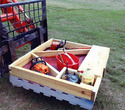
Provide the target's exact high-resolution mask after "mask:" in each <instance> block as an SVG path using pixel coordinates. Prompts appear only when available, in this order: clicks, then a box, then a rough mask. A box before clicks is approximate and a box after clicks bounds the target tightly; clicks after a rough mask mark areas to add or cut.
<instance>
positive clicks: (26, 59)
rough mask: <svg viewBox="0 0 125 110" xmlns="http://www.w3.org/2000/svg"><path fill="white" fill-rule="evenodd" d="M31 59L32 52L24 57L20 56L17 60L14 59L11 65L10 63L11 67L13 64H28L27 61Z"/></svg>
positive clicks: (20, 65)
mask: <svg viewBox="0 0 125 110" xmlns="http://www.w3.org/2000/svg"><path fill="white" fill-rule="evenodd" d="M30 61H31V54H30V53H28V54H26V55H24V56H22V57H20V58H19V59H17V60H16V61H14V62H13V63H12V64H11V65H9V68H10V67H11V66H19V67H22V66H24V65H26V64H27V63H29V62H30Z"/></svg>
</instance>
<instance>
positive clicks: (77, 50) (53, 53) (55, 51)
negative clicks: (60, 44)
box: [34, 49, 90, 57]
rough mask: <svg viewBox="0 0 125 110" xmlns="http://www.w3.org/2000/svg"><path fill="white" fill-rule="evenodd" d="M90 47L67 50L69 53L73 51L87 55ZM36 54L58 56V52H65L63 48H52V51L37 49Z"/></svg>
mask: <svg viewBox="0 0 125 110" xmlns="http://www.w3.org/2000/svg"><path fill="white" fill-rule="evenodd" d="M89 51H90V49H75V50H65V52H67V53H72V54H74V55H86V54H87V53H88V52H89ZM34 53H35V54H36V55H38V56H41V57H45V56H46V57H49V56H56V55H57V54H58V53H64V52H63V50H52V51H36V52H34Z"/></svg>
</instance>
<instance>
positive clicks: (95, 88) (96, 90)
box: [92, 77, 102, 101]
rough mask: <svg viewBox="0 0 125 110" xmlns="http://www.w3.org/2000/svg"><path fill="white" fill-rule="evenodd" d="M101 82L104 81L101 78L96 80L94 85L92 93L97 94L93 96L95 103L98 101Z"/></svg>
mask: <svg viewBox="0 0 125 110" xmlns="http://www.w3.org/2000/svg"><path fill="white" fill-rule="evenodd" d="M101 81H102V78H100V77H97V78H96V81H95V84H94V88H93V90H92V92H93V93H95V95H94V96H93V99H92V100H93V101H95V99H96V96H97V93H98V90H99V87H100V84H101Z"/></svg>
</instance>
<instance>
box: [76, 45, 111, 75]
mask: <svg viewBox="0 0 125 110" xmlns="http://www.w3.org/2000/svg"><path fill="white" fill-rule="evenodd" d="M109 51H110V49H109V48H106V47H100V46H95V45H94V46H92V48H91V51H89V53H88V54H87V56H86V58H85V60H84V61H83V62H82V64H81V65H80V67H79V69H78V70H79V71H81V70H83V71H85V70H86V69H87V68H90V69H91V70H92V71H93V73H94V75H95V76H96V77H102V76H103V70H104V68H105V67H106V64H107V60H108V57H109Z"/></svg>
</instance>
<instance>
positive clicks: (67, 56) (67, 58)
mask: <svg viewBox="0 0 125 110" xmlns="http://www.w3.org/2000/svg"><path fill="white" fill-rule="evenodd" d="M61 57H62V59H61ZM56 59H57V67H58V69H59V70H61V69H62V68H63V67H67V66H66V65H67V62H68V68H72V69H76V70H77V69H78V67H79V59H78V58H77V57H76V56H75V55H73V54H71V53H61V54H58V55H57V56H56ZM62 60H63V61H62Z"/></svg>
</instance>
